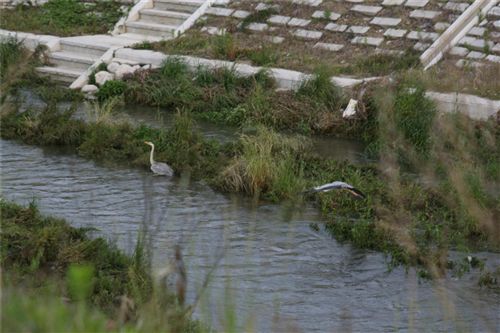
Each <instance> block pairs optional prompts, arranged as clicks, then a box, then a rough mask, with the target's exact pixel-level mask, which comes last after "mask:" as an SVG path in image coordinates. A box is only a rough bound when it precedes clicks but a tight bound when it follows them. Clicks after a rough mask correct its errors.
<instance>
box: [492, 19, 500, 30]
mask: <svg viewBox="0 0 500 333" xmlns="http://www.w3.org/2000/svg"><path fill="white" fill-rule="evenodd" d="M493 26H494V27H495V28H497V29H500V20H496V21H495V22H493Z"/></svg>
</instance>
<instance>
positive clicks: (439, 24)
mask: <svg viewBox="0 0 500 333" xmlns="http://www.w3.org/2000/svg"><path fill="white" fill-rule="evenodd" d="M449 26H450V24H449V23H448V22H437V23H436V24H434V30H436V31H437V32H442V31H445V30H446V29H448V27H449Z"/></svg>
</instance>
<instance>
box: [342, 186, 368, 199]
mask: <svg viewBox="0 0 500 333" xmlns="http://www.w3.org/2000/svg"><path fill="white" fill-rule="evenodd" d="M345 189H346V190H347V191H349V193H351V194H352V195H354V196H355V197H358V198H361V199H364V198H366V195H364V193H363V192H361V191H360V190H358V189H356V188H354V187H353V188H345Z"/></svg>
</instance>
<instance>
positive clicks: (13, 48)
mask: <svg viewBox="0 0 500 333" xmlns="http://www.w3.org/2000/svg"><path fill="white" fill-rule="evenodd" d="M40 52H41V49H37V50H36V52H35V55H33V56H32V52H30V51H29V50H28V49H26V48H25V47H24V46H23V44H22V41H17V40H16V39H15V38H13V37H9V38H6V39H2V40H1V41H0V104H1V103H3V102H4V101H5V98H6V96H7V95H8V94H10V93H11V92H12V89H13V88H14V87H15V86H16V85H18V84H19V83H20V82H21V81H22V79H23V77H24V76H26V75H27V74H29V73H31V72H32V71H33V70H34V67H35V64H36V62H37V61H36V60H35V59H37V57H38V55H39V54H40Z"/></svg>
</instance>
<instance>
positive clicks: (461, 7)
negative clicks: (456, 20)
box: [443, 1, 469, 13]
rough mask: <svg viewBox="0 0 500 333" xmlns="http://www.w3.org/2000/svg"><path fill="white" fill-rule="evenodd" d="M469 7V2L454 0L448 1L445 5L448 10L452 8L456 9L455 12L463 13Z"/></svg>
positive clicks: (452, 9)
mask: <svg viewBox="0 0 500 333" xmlns="http://www.w3.org/2000/svg"><path fill="white" fill-rule="evenodd" d="M467 7H469V4H468V3H466V2H452V1H449V2H447V3H446V4H445V5H444V7H443V8H444V9H446V10H451V11H454V12H460V13H462V12H463V11H465V10H466V9H467Z"/></svg>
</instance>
